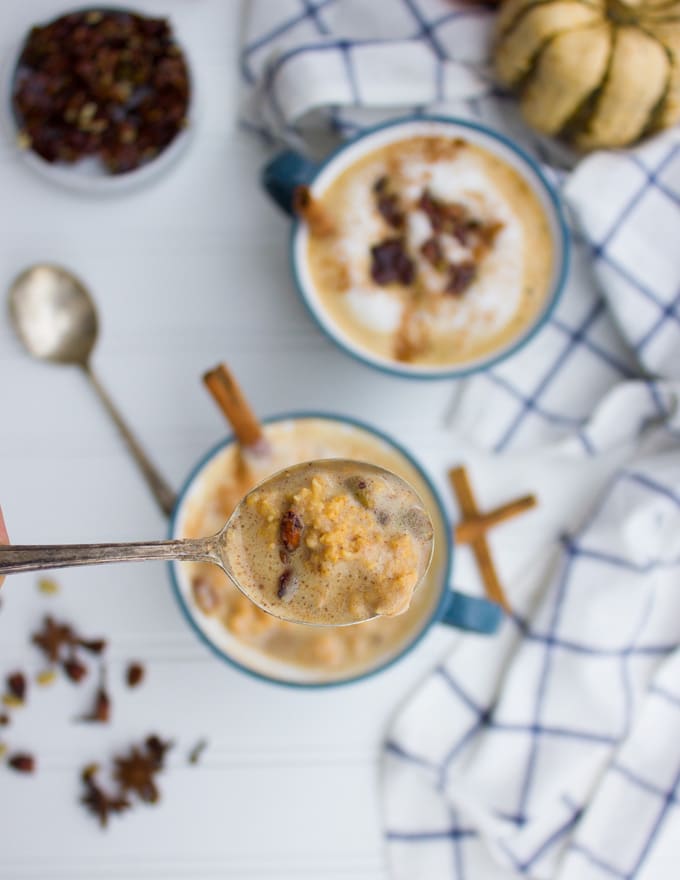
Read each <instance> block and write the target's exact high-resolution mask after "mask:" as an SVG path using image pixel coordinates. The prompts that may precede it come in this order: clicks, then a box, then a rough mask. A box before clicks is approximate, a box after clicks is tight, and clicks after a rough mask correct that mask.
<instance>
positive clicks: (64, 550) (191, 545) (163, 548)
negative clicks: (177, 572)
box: [0, 538, 221, 576]
mask: <svg viewBox="0 0 680 880" xmlns="http://www.w3.org/2000/svg"><path fill="white" fill-rule="evenodd" d="M146 559H166V560H170V559H177V560H184V561H186V562H216V563H217V564H218V565H220V564H221V563H220V560H219V556H218V555H217V553H216V551H215V539H214V538H195V539H185V540H179V541H141V542H135V543H123V544H24V545H14V546H12V545H9V546H0V576H2V575H5V574H12V573H16V572H21V571H42V570H43V569H46V568H71V567H72V566H76V565H101V564H102V563H106V562H142V561H143V560H146Z"/></svg>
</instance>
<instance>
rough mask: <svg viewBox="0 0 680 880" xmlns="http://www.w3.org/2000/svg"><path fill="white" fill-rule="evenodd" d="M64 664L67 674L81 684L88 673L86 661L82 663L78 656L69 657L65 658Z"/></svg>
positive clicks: (73, 680)
mask: <svg viewBox="0 0 680 880" xmlns="http://www.w3.org/2000/svg"><path fill="white" fill-rule="evenodd" d="M62 665H63V668H64V672H65V673H66V675H67V676H68V677H69V678H70V679H71V681H72V682H75V684H80V682H81V681H82V680H83V679H84V678H85V676H86V675H87V666H85V664H84V663H81V661H80V660H79V659H78V658H77V657H76V656H71V657H68V658H67V659H66V660H64V662H63V664H62Z"/></svg>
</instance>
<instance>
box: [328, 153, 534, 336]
mask: <svg viewBox="0 0 680 880" xmlns="http://www.w3.org/2000/svg"><path fill="white" fill-rule="evenodd" d="M384 173H385V169H384V166H383V165H382V164H381V163H380V162H375V163H369V164H368V165H366V166H365V167H364V168H362V169H361V171H360V172H359V173H356V174H354V175H353V176H352V177H351V179H350V180H349V181H348V184H347V188H346V193H345V200H344V207H345V213H344V216H343V236H342V238H341V239H340V241H339V242H338V246H337V247H338V257H339V258H340V259H341V260H342V262H344V263H345V265H346V266H347V268H348V272H349V279H350V289H349V290H348V291H347V292H346V294H345V296H346V302H347V305H348V308H349V309H350V311H351V313H352V315H353V317H354V319H355V320H356V321H357V322H358V323H360V324H361V325H363V326H364V327H366V328H367V329H370V330H372V331H374V332H379V333H391V332H393V331H395V330H396V329H397V328H398V326H399V323H400V320H401V317H402V313H403V305H402V302H401V299H400V296H399V294H398V292H397V291H394V290H390V289H389V288H386V287H381V286H379V285H376V284H375V283H374V281H373V280H372V278H371V276H370V258H369V248H370V246H371V244H373V243H376V242H378V241H380V240H381V239H382V238H385V237H387V236H389V235H390V233H389V232H386V230H385V225H384V222H383V220H382V218H381V217H380V215H379V214H378V212H377V210H376V207H375V196H374V194H373V185H374V183H375V181H376V180H377V179H378V178H379V177H380V176H382V175H383V174H384ZM390 182H391V183H392V185H393V186H394V187H395V189H396V191H397V192H399V193H400V194H401V195H402V197H404V198H406V199H408V200H410V201H412V202H416V201H417V199H418V198H419V197H420V195H421V193H422V192H423V190H428V191H429V192H430V193H431V194H432V196H434V197H435V198H436V199H439V200H441V201H445V202H459V203H461V204H463V205H465V206H466V207H468V208H469V210H470V212H471V213H472V214H473V215H474V216H476V217H479V218H480V220H482V221H488V222H493V221H499V222H500V223H502V224H503V227H502V229H501V230H500V231H499V233H498V234H497V236H496V238H495V240H494V244H493V247H492V248H491V249H490V251H489V253H488V254H487V255H486V257H485V258H484V260H483V261H482V262H481V264H480V266H479V269H478V274H477V277H476V279H475V281H474V282H473V283H472V284H471V285H470V286H469V288H468V289H467V290H466V291H465V294H464V295H463V296H460V297H456V296H443V297H441V298H437V300H436V302H435V301H434V300H430V302H431V305H432V312H431V313H429V314H428V315H427V317H426V320H427V322H428V324H429V325H430V330H431V331H432V332H433V333H448V332H451V331H452V330H460V329H462V328H465V331H466V334H467V335H468V336H469V338H470V339H475V338H484V337H487V336H489V335H490V334H493V333H495V332H497V331H498V330H500V329H502V328H503V326H505V325H506V324H507V323H508V322H509V321H510V320H511V319H512V317H513V315H514V314H515V312H516V311H517V308H518V306H519V303H520V299H521V296H522V284H523V274H524V265H523V262H524V261H523V244H524V242H523V230H522V226H521V223H520V222H519V220H518V219H517V217H516V216H515V214H514V212H513V211H512V209H511V207H510V205H509V204H508V203H507V202H506V200H505V199H504V198H503V197H502V195H501V194H500V192H499V190H498V188H497V187H496V185H495V184H494V182H493V181H492V180H490V179H489V176H488V174H487V173H486V172H485V169H484V167H483V164H482V162H481V161H480V160H479V159H478V157H476V156H475V155H473V154H470V153H467V152H465V151H462V152H461V153H460V154H459V155H457V156H455V157H453V158H446V159H441V160H439V161H434V162H425V161H423V160H421V159H418V160H413V161H408V160H407V159H404V160H403V161H402V162H400V167H399V172H398V173H397V174H393V173H390ZM432 232H433V230H432V227H431V225H430V221H429V219H428V217H427V216H426V215H425V213H423V212H422V211H418V210H410V211H409V213H408V219H407V229H406V239H407V244H408V247H409V251H410V255H411V257H412V258H413V259H414V260H415V261H416V264H417V272H418V275H419V276H420V277H421V278H422V279H423V281H424V283H425V285H426V288H427V289H428V290H429V291H431V292H432V293H437V292H441V291H443V289H444V287H445V284H446V279H445V277H444V276H443V275H442V273H439V272H436V271H435V270H434V269H433V267H432V266H431V265H430V264H429V263H428V261H427V260H426V259H425V258H424V257H423V256H422V255H421V254H420V248H421V246H422V245H423V243H424V242H425V241H426V240H427V239H428V238H429V237H430V236H431V235H432ZM397 234H398V233H397V232H396V231H395V232H394V235H397ZM443 247H444V252H445V257H446V259H447V260H448V261H451V262H462V261H464V260H465V259H467V258H470V257H471V252H470V250H469V249H468V248H466V247H464V246H463V245H461V244H460V242H458V241H457V240H455V239H453V238H451V237H446V238H445V239H444V240H443Z"/></svg>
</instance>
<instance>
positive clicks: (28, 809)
mask: <svg viewBox="0 0 680 880" xmlns="http://www.w3.org/2000/svg"><path fill="white" fill-rule="evenodd" d="M137 5H138V7H139V8H141V9H143V10H146V11H148V12H151V13H157V14H170V15H171V17H172V19H173V21H174V23H175V26H176V29H177V31H178V33H179V34H180V35H181V39H182V41H183V43H184V44H185V46H186V47H187V48H188V50H189V53H190V57H191V60H192V62H193V65H194V73H195V76H196V81H197V86H198V91H199V98H200V108H199V120H198V124H197V127H196V132H195V138H194V141H193V143H192V145H191V146H190V148H189V152H188V153H187V155H186V156H185V157H184V158H183V159H182V160H181V162H180V164H179V165H178V166H177V167H176V168H175V169H174V170H173V171H171V172H170V173H169V175H168V176H167V177H165V178H164V179H163V180H161V181H159V182H157V183H156V184H153V185H151V186H149V187H148V188H146V189H144V190H141V191H139V192H135V193H131V194H128V195H125V196H122V197H119V198H109V199H103V198H102V199H99V200H93V199H88V198H84V197H79V196H75V195H72V194H69V193H67V192H62V191H61V190H58V189H56V188H53V187H51V186H49V185H48V184H47V183H45V182H44V181H43V180H41V179H39V178H37V177H35V176H34V175H33V173H32V172H31V171H30V170H29V169H27V168H25V167H24V165H23V164H22V163H21V161H19V160H18V159H17V157H16V154H15V151H14V149H13V148H12V145H11V144H9V143H8V142H6V140H5V141H3V142H2V144H1V145H0V285H1V286H2V289H3V290H4V289H5V288H6V286H7V284H8V283H9V281H10V280H11V278H12V277H13V276H14V275H15V274H16V273H17V272H18V271H20V270H21V269H22V268H24V267H25V266H26V265H28V264H30V263H32V262H34V261H38V260H54V261H57V262H60V263H63V264H65V265H67V266H70V267H72V268H73V269H75V270H77V271H78V272H79V273H80V274H81V276H82V277H83V278H84V279H85V280H86V281H87V283H88V284H89V285H91V287H92V290H93V291H94V292H95V294H96V297H97V300H98V303H99V306H100V309H101V321H102V333H101V339H100V343H99V346H98V349H97V352H96V355H95V359H94V362H95V366H96V367H97V368H98V370H99V372H100V374H101V376H102V378H103V380H104V381H105V382H106V383H107V384H108V386H109V388H110V389H111V392H112V394H113V395H114V396H115V398H116V399H117V401H118V402H119V403H120V405H121V406H122V408H123V409H124V411H125V412H126V414H127V415H128V417H129V419H130V421H131V422H132V424H133V425H135V426H136V428H137V430H138V431H139V434H140V436H141V437H142V438H143V440H144V443H145V444H146V445H147V447H148V448H149V449H150V450H151V451H152V452H153V454H154V456H155V457H156V459H157V461H158V463H159V465H160V466H161V468H162V469H163V470H164V471H165V473H167V475H168V478H169V479H170V480H171V481H172V482H173V483H174V484H175V485H177V486H179V484H180V483H181V481H182V480H183V478H184V477H185V475H186V473H187V472H188V470H189V469H190V467H191V466H192V464H193V463H194V462H195V461H196V460H197V459H198V457H199V456H200V455H201V454H202V453H203V452H204V451H205V450H206V449H207V448H208V447H209V446H210V445H212V444H213V443H214V442H215V441H216V440H218V439H219V438H220V436H222V435H223V434H224V433H225V426H224V424H223V423H222V421H221V418H220V416H219V415H218V413H217V412H216V411H215V408H214V406H213V404H212V403H211V401H210V400H209V399H208V397H207V395H206V393H205V392H204V391H203V390H202V387H201V385H200V381H199V377H200V375H201V373H202V372H203V371H204V370H205V369H206V368H207V367H209V366H212V365H213V364H214V363H215V362H217V361H218V360H221V359H227V360H228V361H229V363H230V364H231V365H232V366H233V368H234V369H235V370H236V372H237V374H238V375H239V376H240V377H241V380H242V382H243V384H244V386H245V388H246V390H247V392H248V394H249V395H250V397H251V399H252V401H253V403H254V405H255V407H256V408H257V410H258V412H260V413H262V414H267V413H272V412H281V411H285V410H287V409H300V408H320V409H325V410H335V411H338V412H344V413H347V414H349V415H354V416H357V417H359V418H364V419H368V420H372V421H373V422H374V423H375V424H376V425H377V426H379V427H380V428H383V429H385V430H387V431H390V432H392V433H393V434H395V435H396V436H397V437H399V438H400V439H401V440H402V441H403V442H405V443H406V444H407V445H409V446H410V447H411V448H412V449H413V450H414V451H415V452H416V453H417V454H419V455H420V457H421V458H422V460H423V461H425V462H426V463H427V464H428V466H429V467H430V469H431V472H432V474H433V476H434V477H435V479H436V480H437V481H438V482H439V483H440V485H441V486H442V487H445V483H444V474H445V468H446V467H447V466H449V465H451V464H454V463H457V462H459V461H461V460H466V461H468V462H469V463H470V465H471V468H472V471H471V472H472V477H473V481H474V484H475V486H476V487H477V489H478V493H479V497H480V501H481V502H482V503H483V504H489V505H491V504H493V503H496V502H501V501H503V500H505V499H506V498H507V497H508V496H512V495H514V494H518V493H521V492H524V491H528V490H537V491H538V492H539V494H540V496H541V501H542V504H541V508H540V510H539V511H538V512H536V513H533V514H531V517H530V519H525V520H524V521H523V522H520V521H518V522H516V523H514V524H512V525H510V526H508V527H506V528H505V529H503V530H502V532H499V533H498V535H497V536H496V537H495V538H494V548H495V550H496V553H497V557H498V560H499V563H500V568H501V571H502V573H503V575H504V577H505V579H506V581H507V583H508V584H509V585H510V592H511V593H512V584H513V583H519V578H520V577H521V576H522V572H524V571H525V569H526V566H527V565H528V563H529V560H530V559H531V558H533V557H534V555H535V553H536V551H538V550H542V549H543V548H545V546H546V545H547V543H548V541H549V539H550V537H551V536H553V535H554V534H555V533H556V531H557V530H559V529H560V528H562V527H563V526H564V524H565V523H568V522H570V521H572V520H573V519H574V518H575V517H576V516H577V515H578V512H579V511H580V510H581V509H582V508H583V506H584V504H585V503H586V502H587V500H588V498H589V497H590V495H591V494H592V491H593V490H594V489H595V488H596V487H597V485H598V484H599V483H600V482H601V480H602V479H603V478H604V476H605V475H606V471H607V467H606V466H605V465H603V464H598V463H592V462H589V463H581V462H562V461H557V460H555V459H552V458H551V457H550V456H547V455H544V456H538V457H537V456H535V455H533V456H527V457H524V458H522V457H519V458H518V457H515V458H513V459H512V461H511V462H508V461H505V460H504V461H496V460H492V459H490V458H488V457H486V456H484V455H482V454H480V453H475V452H474V451H473V450H472V449H470V448H467V447H465V446H462V445H461V444H460V443H458V442H456V440H455V438H453V436H452V435H450V434H449V433H448V432H447V431H446V430H444V428H443V424H444V420H445V417H446V414H447V412H448V411H449V409H450V406H451V402H452V400H453V396H454V386H453V384H452V383H447V382H444V383H436V382H435V383H429V384H428V383H425V384H422V383H418V382H407V381H401V380H396V379H392V378H388V377H384V376H381V375H379V374H377V373H373V372H371V371H369V370H368V369H367V368H365V367H362V366H361V365H358V364H356V363H354V362H353V361H351V360H350V359H349V358H347V357H345V356H344V355H342V354H341V353H340V352H338V351H337V350H336V349H335V348H333V347H332V346H331V345H330V344H329V343H328V342H327V341H326V340H325V338H324V337H323V336H322V335H321V334H320V332H318V331H317V329H316V328H315V326H314V325H313V324H312V323H311V321H310V319H309V318H308V317H307V315H306V313H305V312H304V310H303V308H302V306H301V305H300V304H299V302H298V301H297V298H296V295H295V292H294V290H293V287H292V284H291V282H290V280H289V275H288V267H287V256H286V246H287V223H286V220H285V219H284V218H283V217H282V216H281V215H279V214H278V213H277V212H276V211H275V209H274V208H272V207H271V206H270V205H269V204H268V203H267V201H266V199H265V197H264V196H263V195H262V194H261V192H260V191H259V189H258V184H257V175H258V168H259V166H260V165H261V164H262V162H263V160H264V154H263V153H262V151H261V148H260V147H259V145H258V144H257V143H255V142H254V141H253V140H252V139H251V138H250V137H248V136H247V135H245V134H242V133H240V132H239V131H238V127H237V122H236V115H237V87H238V82H237V75H236V52H237V44H238V32H239V18H238V16H239V11H240V4H239V3H237V2H234V0H229V2H225V0H164V2H158V0H145V2H140V3H138V4H137ZM61 8H62V7H61V4H60V3H59V2H57V0H31V2H30V3H22V4H18V3H4V4H2V7H1V8H0V49H1V50H2V56H3V59H4V58H6V57H7V56H8V54H9V53H10V52H11V51H12V50H13V49H14V48H15V46H16V43H17V41H18V40H19V39H20V38H21V35H22V34H23V32H24V30H25V29H26V28H27V27H28V26H29V25H30V24H31V23H32V22H34V21H36V20H40V19H44V18H47V17H50V16H52V15H55V14H57V13H58V12H60V11H61ZM3 295H4V294H3ZM0 375H1V379H0V405H1V410H0V412H1V415H0V502H1V503H2V505H3V507H4V510H5V513H6V518H7V521H8V526H9V529H10V533H11V536H12V538H13V539H14V540H15V541H17V542H21V543H28V542H39V541H54V542H56V541H87V540H106V539H120V540H122V539H128V538H129V539H133V538H145V537H149V538H152V537H160V536H163V535H164V533H165V530H166V523H165V522H164V521H163V519H162V517H161V515H160V514H159V512H158V511H157V510H156V508H155V506H154V502H153V501H152V500H151V498H150V496H149V494H148V492H147V490H146V488H145V486H144V484H143V483H142V481H141V480H140V478H139V477H138V475H137V473H136V471H135V468H134V466H133V464H132V463H131V462H130V460H129V459H128V458H127V456H126V454H125V451H124V450H123V448H122V446H121V444H120V442H119V440H118V438H117V436H116V434H115V432H114V431H113V429H112V427H111V425H110V424H109V423H108V422H107V420H106V417H105V415H104V413H103V412H102V410H101V408H100V407H99V405H98V403H97V401H96V399H95V398H94V397H93V395H92V393H91V392H90V391H89V389H88V388H87V386H86V384H85V381H84V379H83V378H82V377H81V376H80V375H79V374H78V373H77V371H74V370H71V369H68V368H60V369H57V368H50V367H47V366H43V365H40V364H36V363H32V362H31V361H29V360H28V358H27V357H25V356H24V354H23V353H22V351H21V350H20V348H19V346H18V344H17V343H16V342H15V341H14V339H13V338H12V335H11V332H10V330H9V327H8V325H7V323H6V321H5V320H4V319H2V320H0ZM459 563H460V564H459V566H458V569H457V574H456V582H457V583H458V584H460V585H465V586H467V587H469V588H470V589H477V584H476V581H475V576H474V573H473V571H472V569H471V566H470V562H469V560H468V559H467V558H466V557H465V554H464V553H461V554H460V559H459ZM60 581H61V583H62V584H63V590H62V593H61V594H60V595H59V596H56V597H45V596H42V595H40V594H39V593H38V592H37V590H36V589H35V586H34V583H35V578H34V577H32V576H23V577H14V578H11V579H10V580H9V581H8V582H7V583H6V584H5V587H4V589H3V606H2V611H1V612H0V675H2V676H3V677H4V675H5V674H6V673H7V672H8V671H10V670H11V669H13V668H15V667H17V666H19V667H22V668H25V669H27V670H30V671H32V672H34V671H37V670H38V669H39V668H40V661H39V658H38V657H37V656H36V652H35V650H34V649H32V648H31V647H30V646H29V645H28V633H29V632H30V631H31V630H32V629H34V628H35V626H36V624H37V622H38V621H39V619H40V617H41V615H42V614H43V613H44V612H46V611H47V610H52V611H53V613H55V614H57V615H58V616H64V617H66V618H67V619H72V620H74V621H75V622H77V623H78V624H79V625H80V626H81V627H82V629H83V630H84V631H85V632H86V633H92V634H99V633H101V634H104V635H106V636H107V637H109V638H110V640H111V650H110V655H111V657H110V664H109V680H110V683H111V689H112V692H113V699H114V720H113V722H112V724H110V725H109V726H107V727H103V726H96V725H95V726H86V725H78V724H74V723H73V718H74V716H75V715H77V714H79V713H81V712H83V711H84V710H85V709H86V708H87V703H88V701H89V698H90V694H91V687H82V688H75V687H73V686H72V685H70V684H69V683H68V682H64V681H60V682H59V683H58V684H57V685H55V686H54V688H52V689H50V690H41V691H39V692H37V691H36V689H33V691H32V693H31V698H30V701H29V706H28V707H27V708H25V709H24V710H23V711H21V712H19V713H16V715H17V720H16V723H15V724H13V725H12V726H11V727H10V728H8V729H7V731H6V736H5V735H4V734H3V737H4V738H5V739H6V741H7V742H8V743H9V744H10V745H11V746H13V747H16V748H27V749H30V750H34V751H35V752H36V754H37V755H38V760H39V764H40V768H39V772H38V773H37V774H36V775H35V776H34V777H32V778H27V777H23V776H19V775H17V774H12V773H11V772H9V771H7V770H6V769H4V768H0V878H3V880H15V878H16V880H20V878H31V880H33V878H35V880H38V878H39V880H50V878H54V880H57V878H59V880H62V878H63V880H81V878H82V880H96V878H106V880H117V878H121V880H123V878H125V880H143V878H144V880H146V878H187V880H188V878H191V880H202V878H206V880H207V878H216V877H220V878H253V880H265V878H266V880H269V878H276V880H294V878H296V880H297V878H302V877H310V878H311V877H314V878H320V877H323V878H324V880H341V878H347V877H350V876H351V877H352V878H354V880H369V878H370V880H374V878H382V877H384V876H385V868H384V864H383V854H382V842H381V835H380V817H379V797H378V785H377V780H378V776H377V773H378V766H377V756H378V753H379V748H380V743H381V741H382V739H383V736H384V732H385V730H386V727H387V725H388V723H389V719H390V716H391V715H392V714H393V712H394V710H395V708H396V707H397V705H398V704H399V702H400V701H401V700H402V699H403V698H404V697H405V696H406V695H407V694H408V692H409V691H410V689H411V688H412V687H413V686H414V685H415V683H416V682H417V681H418V680H419V679H420V678H421V677H422V676H423V675H424V674H425V673H426V671H427V670H428V668H430V667H431V666H432V664H433V663H434V662H435V659H436V658H437V657H439V656H441V654H442V652H444V651H445V650H446V649H447V647H448V646H449V645H451V644H452V643H453V639H454V638H455V637H454V636H453V635H452V634H451V633H449V632H445V631H443V630H437V631H433V632H432V633H431V634H430V636H429V637H428V638H427V639H426V640H425V642H424V643H422V644H421V646H420V647H419V648H418V649H417V650H416V651H415V652H413V653H412V654H411V655H410V656H409V657H408V658H407V659H406V660H404V661H403V662H401V663H400V664H398V665H397V666H396V667H394V668H392V669H391V670H390V671H388V672H387V673H384V674H382V675H380V676H379V677H377V678H374V679H372V680H370V681H367V682H364V683H362V684H359V685H355V686H351V687H347V688H341V689H337V690H329V691H326V692H311V693H308V692H300V691H293V690H288V689H284V688H278V687H275V686H272V685H267V684H264V683H261V682H257V681H255V680H253V679H250V678H248V677H246V676H244V675H242V674H240V673H238V672H237V671H235V670H233V669H231V668H229V667H227V666H226V665H224V664H222V663H221V662H220V661H219V660H217V659H215V658H214V657H212V655H210V654H209V652H208V651H207V650H206V649H205V648H204V647H203V646H202V645H200V644H199V643H198V642H197V640H196V639H195V637H194V636H193V634H192V633H191V632H190V631H189V629H188V627H187V626H186V624H185V623H184V620H183V618H182V617H181V615H180V613H179V611H178V609H177V608H176V606H175V604H174V600H173V598H172V596H171V594H170V589H169V585H168V581H167V577H166V572H165V569H164V568H163V566H161V565H158V566H155V565H154V564H150V565H149V564H148V565H146V566H120V567H111V568H108V569H107V568H102V569H98V570H90V571H88V570H84V569H83V570H78V571H73V572H69V573H64V574H62V575H61V577H60ZM490 649H491V648H490ZM130 658H138V659H141V660H143V661H144V662H145V663H146V664H147V667H148V669H147V673H148V675H147V680H146V682H145V684H144V685H143V686H142V687H140V688H139V690H137V691H129V690H127V689H126V688H125V687H124V686H123V684H122V675H123V670H124V668H125V664H126V662H127V660H128V659H130ZM150 731H158V732H159V733H161V734H163V735H169V736H172V737H174V738H175V739H176V740H177V743H178V745H177V748H176V749H175V751H174V752H173V753H172V756H171V759H170V768H169V770H168V772H167V773H165V774H164V775H163V776H162V777H161V780H160V785H161V788H162V791H163V801H162V803H161V805H160V806H159V807H158V808H155V809H144V808H139V809H138V810H136V811H135V813H134V814H130V815H129V816H127V817H123V818H122V819H121V820H116V819H115V818H114V820H113V822H112V826H111V827H110V829H109V831H108V832H107V833H102V832H100V831H99V829H98V827H97V826H96V824H95V823H94V821H93V820H92V819H91V817H89V816H88V815H86V814H85V812H84V811H83V810H82V809H81V808H80V807H79V806H78V804H77V798H78V794H79V784H78V768H79V767H81V766H82V765H83V764H84V763H86V762H87V761H90V760H93V759H105V758H106V757H107V756H108V755H110V754H111V753H112V752H113V751H114V750H116V749H118V748H120V747H122V746H125V745H127V744H128V743H129V742H130V741H131V740H133V739H139V738H140V737H141V736H143V735H145V734H146V733H148V732H150ZM200 736H205V737H207V738H208V739H209V741H210V747H209V749H208V750H207V751H206V753H205V755H204V759H203V762H202V763H201V764H200V765H199V766H198V767H190V766H188V765H187V763H186V753H187V751H188V749H189V748H190V747H191V746H192V745H193V743H194V742H195V741H196V740H197V739H198V738H199V737H200Z"/></svg>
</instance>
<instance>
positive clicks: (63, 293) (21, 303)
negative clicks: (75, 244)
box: [9, 264, 98, 366]
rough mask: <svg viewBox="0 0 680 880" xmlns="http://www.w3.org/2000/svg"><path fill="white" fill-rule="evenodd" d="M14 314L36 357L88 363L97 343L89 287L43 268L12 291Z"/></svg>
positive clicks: (20, 278) (20, 280)
mask: <svg viewBox="0 0 680 880" xmlns="http://www.w3.org/2000/svg"><path fill="white" fill-rule="evenodd" d="M9 313H10V319H11V321H12V324H13V326H14V329H15V331H16V333H17V336H18V337H19V339H20V340H21V341H22V343H23V344H24V347H25V348H26V350H27V351H28V352H29V354H31V355H32V356H33V357H35V358H38V359H40V360H46V361H51V362H52V363H58V364H77V365H78V366H84V365H86V364H87V362H88V360H89V357H90V354H91V353H92V349H93V348H94V345H95V343H96V341H97V332H98V321H97V312H96V309H95V305H94V302H93V300H92V297H91V296H90V294H89V292H88V291H87V289H86V287H85V285H84V284H83V283H82V282H81V281H80V280H79V279H78V278H76V277H75V275H72V274H71V273H70V272H68V271H67V270H66V269H62V268H61V267H60V266H52V265H49V264H41V265H37V266H32V267H31V268H29V269H26V271H25V272H22V273H21V275H19V276H18V277H17V278H15V280H14V281H13V283H12V285H11V287H10V293H9Z"/></svg>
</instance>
